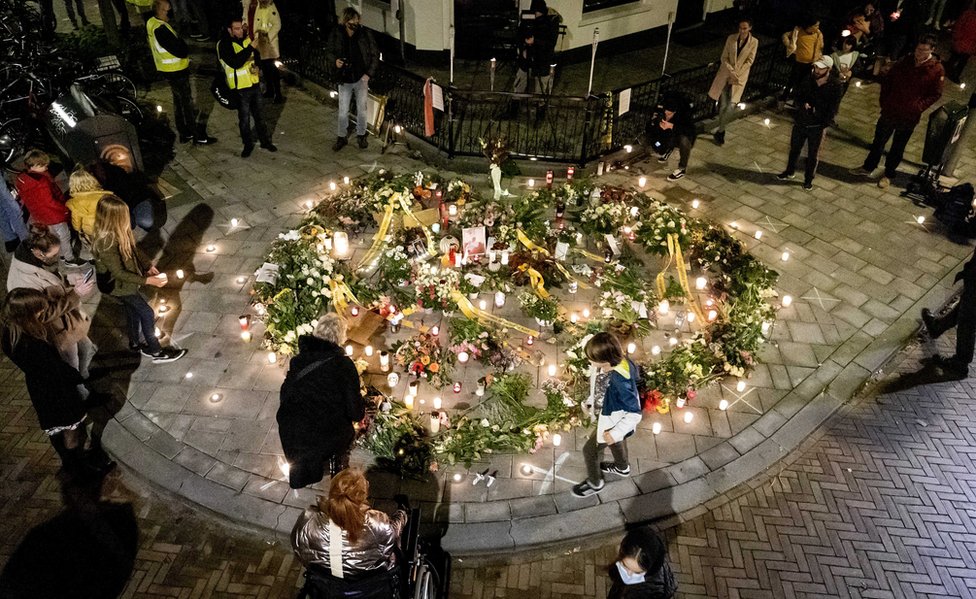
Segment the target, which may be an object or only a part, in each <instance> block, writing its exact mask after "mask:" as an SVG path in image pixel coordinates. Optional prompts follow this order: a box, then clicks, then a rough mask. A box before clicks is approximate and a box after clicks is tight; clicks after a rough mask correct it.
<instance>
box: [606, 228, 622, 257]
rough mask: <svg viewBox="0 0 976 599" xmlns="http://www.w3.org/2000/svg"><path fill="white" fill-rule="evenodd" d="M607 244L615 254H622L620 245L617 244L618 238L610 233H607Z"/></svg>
mask: <svg viewBox="0 0 976 599" xmlns="http://www.w3.org/2000/svg"><path fill="white" fill-rule="evenodd" d="M607 245H609V246H610V251H611V252H613V255H614V256H617V255H619V254H620V246H618V245H617V240H616V239H614V237H613V235H611V234H609V233H607Z"/></svg>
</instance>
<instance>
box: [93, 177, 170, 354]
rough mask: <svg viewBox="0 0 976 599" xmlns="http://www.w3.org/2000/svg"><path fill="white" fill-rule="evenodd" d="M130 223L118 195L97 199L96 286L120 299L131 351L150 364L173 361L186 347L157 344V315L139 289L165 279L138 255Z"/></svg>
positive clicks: (94, 243)
mask: <svg viewBox="0 0 976 599" xmlns="http://www.w3.org/2000/svg"><path fill="white" fill-rule="evenodd" d="M129 223H130V217H129V207H128V206H127V205H126V204H125V202H123V201H122V200H121V199H120V198H118V197H117V196H114V195H107V196H105V197H103V198H102V199H101V200H99V201H98V208H97V209H96V211H95V236H94V239H93V240H92V253H94V255H95V268H96V270H97V271H98V272H97V275H98V276H99V277H100V279H99V289H101V290H102V292H103V293H108V294H109V295H111V296H113V297H115V298H118V300H119V301H121V302H122V306H123V308H124V310H125V320H126V325H127V328H126V330H127V332H128V335H129V349H130V350H132V351H139V352H141V353H142V355H144V356H147V357H149V358H152V361H153V364H166V363H168V362H175V361H176V360H179V359H180V358H182V357H183V356H185V355H186V350H185V349H176V348H174V347H165V348H164V347H162V346H161V345H160V344H159V340H158V339H157V338H156V334H155V328H156V324H155V320H156V314H155V313H154V312H153V309H152V308H151V307H150V306H149V303H148V302H147V301H146V298H145V297H144V296H143V295H142V293H141V291H140V288H141V287H142V286H143V285H152V286H153V287H163V286H164V285H166V281H167V278H166V277H165V276H164V275H161V274H160V272H159V270H157V269H156V267H155V266H154V265H152V264H151V263H149V261H148V260H146V259H145V258H144V257H143V256H141V255H140V254H139V250H138V248H137V247H136V242H135V238H133V236H132V229H131V228H130V227H129Z"/></svg>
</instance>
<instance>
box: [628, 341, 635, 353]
mask: <svg viewBox="0 0 976 599" xmlns="http://www.w3.org/2000/svg"><path fill="white" fill-rule="evenodd" d="M635 351H637V344H636V343H634V342H630V343H628V344H627V353H628V354H632V353H634V352H635Z"/></svg>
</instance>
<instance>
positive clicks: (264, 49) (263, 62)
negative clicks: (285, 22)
mask: <svg viewBox="0 0 976 599" xmlns="http://www.w3.org/2000/svg"><path fill="white" fill-rule="evenodd" d="M244 22H245V25H246V26H247V35H248V36H249V37H250V38H251V43H252V44H253V45H254V48H255V49H256V50H257V51H258V54H259V55H260V56H261V59H260V60H259V61H258V66H259V67H261V74H262V75H263V79H264V84H265V87H266V89H265V91H264V97H265V98H274V103H275V104H280V103H282V102H283V101H284V98H283V97H282V95H281V73H279V72H278V66H277V65H276V64H275V63H276V62H278V59H279V58H281V47H280V45H279V43H278V34H279V33H280V32H281V15H279V14H278V7H277V6H275V3H274V0H250V1H248V0H244Z"/></svg>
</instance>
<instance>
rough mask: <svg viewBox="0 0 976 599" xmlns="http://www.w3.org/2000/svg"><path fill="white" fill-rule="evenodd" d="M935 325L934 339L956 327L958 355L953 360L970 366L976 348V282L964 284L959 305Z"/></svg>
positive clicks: (938, 319)
mask: <svg viewBox="0 0 976 599" xmlns="http://www.w3.org/2000/svg"><path fill="white" fill-rule="evenodd" d="M934 324H935V326H934V327H933V329H932V330H931V331H930V333H931V335H932V338H936V337H938V336H939V335H941V334H942V333H945V332H946V331H948V330H949V329H951V328H952V327H956V355H955V356H953V358H952V360H953V361H954V362H958V363H959V364H962V365H964V366H968V365H969V363H970V362H972V361H973V353H974V348H976V282H974V283H964V284H963V287H962V296H961V297H960V298H959V303H958V304H956V306H955V307H954V308H953V309H952V310H950V311H949V312H948V313H946V315H945V316H942V317H940V318H936V319H935V323H934Z"/></svg>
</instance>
